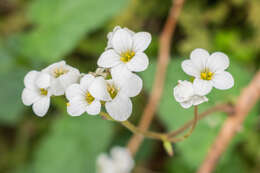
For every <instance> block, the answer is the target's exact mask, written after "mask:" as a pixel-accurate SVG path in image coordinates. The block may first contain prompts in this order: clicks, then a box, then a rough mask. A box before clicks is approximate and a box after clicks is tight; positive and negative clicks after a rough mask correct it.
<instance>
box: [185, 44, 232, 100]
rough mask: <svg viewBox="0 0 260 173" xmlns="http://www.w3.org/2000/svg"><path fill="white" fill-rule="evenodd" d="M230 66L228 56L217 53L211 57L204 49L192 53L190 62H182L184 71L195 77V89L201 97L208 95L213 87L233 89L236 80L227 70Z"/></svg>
mask: <svg viewBox="0 0 260 173" xmlns="http://www.w3.org/2000/svg"><path fill="white" fill-rule="evenodd" d="M228 66H229V59H228V57H227V55H225V54H224V53H221V52H215V53H212V54H211V55H210V54H209V53H208V52H207V51H206V50H204V49H195V50H193V51H192V52H191V55H190V60H185V61H183V62H182V69H183V70H184V72H185V73H187V74H188V75H191V76H193V77H195V80H194V88H196V89H197V90H198V92H199V94H201V95H206V94H208V93H209V92H210V91H211V89H212V87H215V88H217V89H221V90H225V89H229V88H231V87H233V85H234V79H233V77H232V75H231V74H230V73H229V72H226V71H225V70H226V69H227V68H228Z"/></svg>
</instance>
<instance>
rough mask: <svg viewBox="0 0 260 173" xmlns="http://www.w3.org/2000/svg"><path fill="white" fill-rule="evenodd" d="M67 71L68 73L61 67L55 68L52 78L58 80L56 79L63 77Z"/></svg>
mask: <svg viewBox="0 0 260 173" xmlns="http://www.w3.org/2000/svg"><path fill="white" fill-rule="evenodd" d="M68 71H69V70H66V69H63V68H62V67H60V68H56V69H55V70H54V77H55V78H58V77H60V76H61V75H64V74H66V73H68Z"/></svg>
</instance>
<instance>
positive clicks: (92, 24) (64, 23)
mask: <svg viewBox="0 0 260 173" xmlns="http://www.w3.org/2000/svg"><path fill="white" fill-rule="evenodd" d="M126 2H127V0H111V1H109V7H108V6H107V5H108V4H107V3H108V2H107V1H106V0H94V1H93V0H36V1H33V2H32V4H31V6H30V8H29V13H28V18H29V19H30V21H31V22H32V27H33V28H32V30H31V31H29V32H28V33H22V34H20V35H19V36H18V37H16V38H15V40H13V41H12V46H14V48H15V49H16V50H17V51H18V53H19V55H22V56H23V57H25V58H30V59H32V60H33V59H35V58H36V59H41V60H42V61H45V62H53V61H57V60H59V59H61V58H62V57H63V56H64V55H66V54H67V53H69V52H70V51H71V50H72V49H73V48H74V47H75V46H76V44H77V43H78V41H79V40H80V39H83V38H84V34H86V33H89V32H91V31H93V30H94V29H97V28H98V27H99V26H100V25H102V24H104V22H106V20H107V19H109V18H110V17H112V16H113V15H114V14H116V13H117V12H119V10H121V9H122V8H123V6H124V5H125V4H126Z"/></svg>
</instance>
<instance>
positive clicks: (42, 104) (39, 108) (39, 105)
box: [32, 97, 50, 117]
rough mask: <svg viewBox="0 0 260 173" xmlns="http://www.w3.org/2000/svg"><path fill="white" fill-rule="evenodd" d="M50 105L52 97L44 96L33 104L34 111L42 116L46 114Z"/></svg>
mask: <svg viewBox="0 0 260 173" xmlns="http://www.w3.org/2000/svg"><path fill="white" fill-rule="evenodd" d="M49 107H50V97H42V98H41V99H39V100H38V101H37V102H35V103H34V104H33V106H32V108H33V112H34V113H35V114H36V115H38V116H40V117H42V116H44V115H45V114H46V113H47V112H48V109H49Z"/></svg>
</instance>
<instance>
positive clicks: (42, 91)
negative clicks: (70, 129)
mask: <svg viewBox="0 0 260 173" xmlns="http://www.w3.org/2000/svg"><path fill="white" fill-rule="evenodd" d="M50 78H51V77H50V75H48V74H46V73H43V72H38V71H30V72H28V73H27V74H26V76H25V78H24V85H25V88H24V89H23V92H22V101H23V104H25V105H26V106H30V105H33V106H32V109H33V112H34V113H35V114H36V115H38V116H40V117H42V116H44V115H45V114H46V113H47V111H48V109H49V106H50V97H51V95H52V93H51V91H50Z"/></svg>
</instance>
